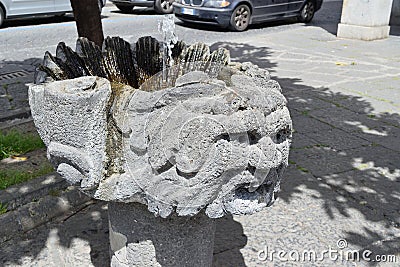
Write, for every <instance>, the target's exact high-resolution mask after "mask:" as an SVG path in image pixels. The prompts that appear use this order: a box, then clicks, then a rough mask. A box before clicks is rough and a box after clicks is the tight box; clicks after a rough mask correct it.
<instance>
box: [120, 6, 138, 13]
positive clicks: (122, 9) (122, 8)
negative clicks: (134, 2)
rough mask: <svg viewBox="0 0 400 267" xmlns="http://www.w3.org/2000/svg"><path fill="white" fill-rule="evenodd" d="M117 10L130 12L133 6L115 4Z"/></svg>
mask: <svg viewBox="0 0 400 267" xmlns="http://www.w3.org/2000/svg"><path fill="white" fill-rule="evenodd" d="M116 6H117V8H118V9H119V10H121V11H122V12H123V13H129V12H132V10H133V8H134V6H126V5H116Z"/></svg>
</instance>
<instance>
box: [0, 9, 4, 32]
mask: <svg viewBox="0 0 400 267" xmlns="http://www.w3.org/2000/svg"><path fill="white" fill-rule="evenodd" d="M3 22H4V10H3V8H2V7H0V27H1V25H3Z"/></svg>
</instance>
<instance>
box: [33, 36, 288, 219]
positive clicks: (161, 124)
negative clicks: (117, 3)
mask: <svg viewBox="0 0 400 267" xmlns="http://www.w3.org/2000/svg"><path fill="white" fill-rule="evenodd" d="M107 40H108V41H109V42H111V41H112V40H114V41H113V43H112V44H111V43H110V44H109V45H108V47H109V48H108V49H109V50H108V51H106V54H107V57H108V59H107V60H108V61H110V62H113V59H112V58H113V57H114V54H113V53H114V52H112V51H115V48H114V46H119V45H121V46H123V47H125V46H127V45H128V44H127V43H124V42H123V41H122V40H120V39H107ZM142 41H143V39H142ZM139 43H140V42H139ZM153 43H154V40H153ZM143 46H144V47H146V46H145V45H143ZM59 47H61V48H62V47H63V46H59ZM61 48H60V49H61ZM137 49H142V48H140V47H137ZM64 50H65V51H67V52H65V53H64V54H65V55H66V54H68V53H69V54H71V53H72V52H71V51H70V49H68V48H65V47H64ZM196 51H197V52H196ZM181 53H182V54H181V55H180V56H177V58H179V59H180V60H177V62H178V63H177V64H178V65H177V68H176V70H178V72H176V73H174V75H175V76H174V77H173V78H172V79H171V80H170V81H169V82H168V86H167V87H166V88H165V87H164V86H159V84H160V83H163V82H164V81H163V80H160V78H161V76H155V77H156V78H154V80H153V81H152V82H151V83H146V81H144V80H143V81H141V82H140V83H141V87H139V88H138V89H134V88H132V87H131V86H129V85H127V84H128V83H129V84H131V82H128V80H129V79H130V78H129V77H128V76H129V75H128V76H127V75H126V74H127V73H128V72H127V71H123V69H124V68H125V67H124V66H122V65H121V64H122V63H121V62H122V61H118V62H120V63H121V64H120V63H118V62H117V63H118V64H119V65H118V64H117V63H116V64H117V65H118V66H117V67H113V66H112V65H107V64H106V72H107V73H108V74H110V73H114V74H113V75H111V76H112V77H113V78H112V79H111V80H112V81H113V82H112V83H110V82H109V81H107V80H106V79H104V78H96V77H93V76H84V77H80V78H75V79H69V80H62V81H55V82H50V83H43V84H40V85H37V86H33V87H31V88H30V92H29V96H30V104H31V107H32V115H33V117H34V120H35V124H36V125H37V127H38V128H39V133H40V135H41V136H42V138H43V140H44V142H45V143H46V145H47V146H48V156H49V158H50V160H51V161H52V162H53V163H54V164H55V165H56V167H57V171H58V172H59V173H60V174H61V175H62V176H63V177H64V178H66V179H67V180H68V181H69V182H71V183H73V184H78V185H80V187H81V189H82V190H83V191H84V192H86V193H88V194H90V195H92V196H93V197H95V198H97V199H101V200H106V201H118V202H140V203H142V204H146V205H147V207H148V209H149V211H151V212H152V213H154V214H156V215H158V216H161V217H168V216H169V215H170V214H171V213H176V214H178V215H179V216H194V215H196V214H197V213H199V212H200V210H202V209H205V213H206V214H207V215H208V216H209V217H210V218H218V217H222V216H223V215H224V214H225V213H227V212H229V213H232V214H252V213H254V212H257V211H260V210H261V209H262V208H263V207H266V206H268V205H270V204H272V203H273V202H274V193H275V192H276V191H277V190H279V184H280V178H281V175H282V173H283V171H284V169H285V167H286V166H287V164H288V155H289V146H290V142H291V132H292V122H291V119H290V114H289V111H288V109H287V108H286V99H285V98H284V97H283V95H282V94H281V92H280V91H281V89H280V86H279V84H278V83H277V82H275V81H273V80H271V79H270V76H269V73H268V72H267V71H265V70H262V69H260V68H258V67H257V66H255V65H253V64H251V63H243V64H239V63H236V64H231V65H226V64H227V63H228V62H229V57H228V54H227V52H226V50H217V51H215V52H212V53H211V52H210V50H209V48H208V47H207V46H205V45H202V44H196V45H192V46H188V47H186V48H185V49H183V50H182V51H181ZM59 54H60V57H61V55H64V54H63V53H61V52H59ZM193 57H194V58H195V59H193V60H199V57H200V59H201V60H204V61H200V62H198V61H195V62H191V61H189V59H190V58H193ZM74 58H75V59H76V55H75V56H74ZM60 61H62V60H61V59H57V58H55V59H54V62H56V63H57V62H60ZM75 61H76V62H82V61H80V60H78V59H76V60H75ZM134 61H135V60H134ZM214 61H217V62H218V61H219V62H220V66H218V63H217V62H214ZM192 63H193V64H192ZM211 63H212V64H211ZM138 64H139V63H138ZM140 64H141V63H140ZM140 64H139V65H140ZM57 66H58V65H57ZM62 66H63V65H61V67H62ZM110 69H114V70H110ZM172 69H173V68H172ZM121 71H122V74H121V75H122V76H123V77H122V76H121V77H122V78H121V77H120V74H118V73H119V72H121ZM64 72H65V71H64ZM129 72H130V73H133V71H129ZM153 72H154V71H153ZM51 76H52V77H53V76H54V74H51ZM111 76H110V75H109V78H110V77H111ZM114 76H115V77H114ZM138 77H142V78H143V77H144V76H143V75H138ZM150 79H152V78H150ZM124 81H125V82H124ZM121 82H124V83H122V84H121ZM153 85H154V86H155V87H156V88H155V89H154V90H153V89H152V87H151V86H153ZM142 87H145V88H144V89H143V88H142Z"/></svg>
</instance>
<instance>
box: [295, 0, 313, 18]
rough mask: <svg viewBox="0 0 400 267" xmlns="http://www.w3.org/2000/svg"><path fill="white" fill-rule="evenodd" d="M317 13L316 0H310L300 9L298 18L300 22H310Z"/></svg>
mask: <svg viewBox="0 0 400 267" xmlns="http://www.w3.org/2000/svg"><path fill="white" fill-rule="evenodd" d="M314 14H315V3H314V1H311V0H308V1H307V2H306V3H305V4H304V6H303V8H302V9H301V10H300V15H299V16H298V20H299V21H300V22H304V23H309V22H310V21H311V20H312V19H313V17H314Z"/></svg>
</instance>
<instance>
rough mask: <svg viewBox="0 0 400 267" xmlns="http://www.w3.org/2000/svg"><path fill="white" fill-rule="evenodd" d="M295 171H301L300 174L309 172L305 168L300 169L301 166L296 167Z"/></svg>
mask: <svg viewBox="0 0 400 267" xmlns="http://www.w3.org/2000/svg"><path fill="white" fill-rule="evenodd" d="M297 169H298V170H300V171H302V172H305V173H308V172H309V171H308V170H307V169H306V168H304V167H301V166H297Z"/></svg>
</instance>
